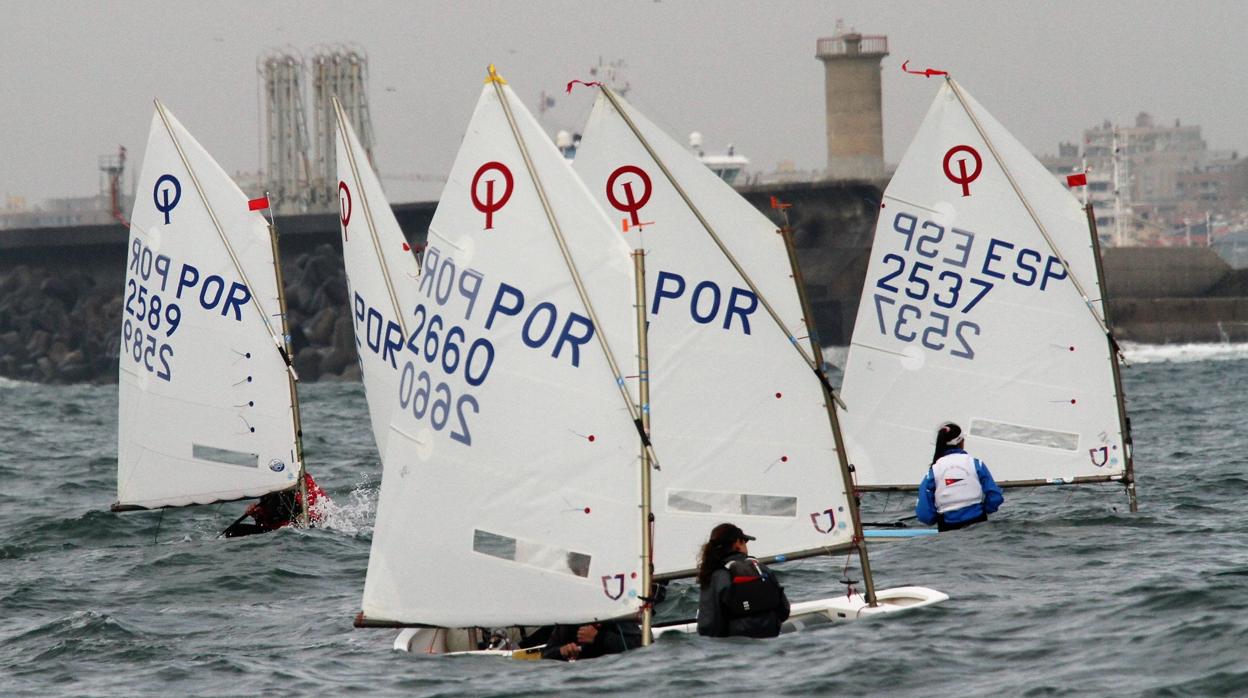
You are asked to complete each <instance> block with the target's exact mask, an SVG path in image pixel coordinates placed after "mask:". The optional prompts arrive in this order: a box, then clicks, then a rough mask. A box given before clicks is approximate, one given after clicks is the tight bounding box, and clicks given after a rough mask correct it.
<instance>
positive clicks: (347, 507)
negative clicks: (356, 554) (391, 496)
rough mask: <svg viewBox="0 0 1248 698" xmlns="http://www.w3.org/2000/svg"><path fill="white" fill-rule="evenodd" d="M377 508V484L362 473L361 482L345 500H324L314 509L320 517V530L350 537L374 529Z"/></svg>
mask: <svg viewBox="0 0 1248 698" xmlns="http://www.w3.org/2000/svg"><path fill="white" fill-rule="evenodd" d="M376 508H377V483H376V482H374V481H373V479H372V478H370V477H369V476H368V475H367V474H364V473H361V475H360V480H359V482H357V483H355V485H354V486H352V488H351V491H350V492H349V493H347V496H346V499H345V500H342V501H336V500H332V499H322V500H319V501H318V502H317V503H316V506H315V507H313V509H314V510H315V511H316V513H317V514H319V515H320V523H319V524H317V526H318V527H319V528H326V529H329V530H332V531H338V532H340V533H346V534H350V535H355V534H358V533H364V532H367V531H368V530H369V529H371V528H372V526H373V519H374V518H375V517H376V514H377V512H376Z"/></svg>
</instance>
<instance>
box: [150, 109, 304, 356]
mask: <svg viewBox="0 0 1248 698" xmlns="http://www.w3.org/2000/svg"><path fill="white" fill-rule="evenodd" d="M156 113H157V114H160V120H161V122H162V123H163V124H164V125H165V130H166V131H168V132H169V139H170V140H172V141H173V147H174V148H176V149H177V151H178V157H179V158H180V159H181V160H182V166H183V167H185V168H186V171H187V174H189V175H190V176H191V182H192V183H193V184H194V185H195V192H196V193H197V194H199V199H200V201H201V202H203V204H204V210H206V211H207V212H208V217H209V218H210V219H211V220H212V226H213V228H215V229H216V231H217V235H218V236H220V238H221V244H222V245H225V251H226V252H227V253H228V254H229V255H230V262H231V263H232V264H233V265H234V271H236V272H238V276H239V278H240V279H242V280H243V284H245V285H246V286H247V288H255V286H253V285H252V284H251V280H250V279H248V278H247V272H245V271H243V265H242V263H241V262H239V261H238V255H237V254H235V253H234V246H233V245H231V244H230V239H229V238H228V237H226V235H225V230H224V229H223V228H222V227H221V221H220V220H218V219H217V213H216V211H214V210H213V209H212V204H211V203H209V201H208V195H207V194H205V193H204V188H203V186H201V185H200V183H199V177H197V176H196V175H195V169H194V168H193V167H191V161H190V160H189V159H187V157H186V152H185V151H184V150H182V143H181V141H179V140H178V134H177V133H175V132H174V130H173V125H172V124H170V123H169V116H168V115H167V114H166V113H165V105H163V104H161V103H160V100H156ZM251 305H252V307H254V308H255V309H256V313H257V314H259V315H260V321H261V322H263V323H264V328H265V329H266V330H268V331H269V335H270V336H271V337H272V338H273V346H274V347H275V348H276V349H277V350H278V352H282V347H283V346H285V345H284V343H283V342H282V340H281V339H280V338H279V337H278V336H277V333H276V332H274V330H273V325H272V324H271V323H270V322H269V318H268V316H266V315H265V314H264V309H263V308H261V307H260V304H259V303H252V304H251ZM282 360H283V361H285V362H286V367H287V368H288V369H289V368H291V365H290V357H289V356H286V355H283V356H282Z"/></svg>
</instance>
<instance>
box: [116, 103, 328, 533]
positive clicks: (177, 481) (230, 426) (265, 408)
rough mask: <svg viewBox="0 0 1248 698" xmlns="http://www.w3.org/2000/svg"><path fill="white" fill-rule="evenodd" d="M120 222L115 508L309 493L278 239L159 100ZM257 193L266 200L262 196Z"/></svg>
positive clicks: (256, 203)
mask: <svg viewBox="0 0 1248 698" xmlns="http://www.w3.org/2000/svg"><path fill="white" fill-rule="evenodd" d="M137 191H138V196H136V197H135V205H134V211H133V214H132V216H131V219H130V239H129V244H128V246H127V248H126V249H127V253H126V282H125V283H126V286H125V293H124V304H123V308H122V328H121V347H120V366H119V369H118V383H119V385H118V399H119V402H120V405H119V410H118V428H117V441H118V453H117V501H116V503H115V504H113V506H112V509H113V510H114V511H129V510H136V509H156V508H163V507H180V506H189V505H194V504H211V503H214V502H224V501H230V500H236V499H243V498H248V497H260V496H262V495H265V494H268V493H271V492H279V491H283V490H290V489H293V488H299V489H300V491H301V494H302V495H303V496H302V497H301V500H302V502H304V504H303V511H302V512H301V514H300V518H301V519H302V521H303V522H304V523H305V524H306V522H307V517H308V513H307V506H306V502H307V501H308V497H307V492H306V491H304V490H305V487H306V484H305V479H304V477H303V475H304V464H303V449H302V441H301V434H300V421H299V397H298V393H297V391H296V386H295V384H296V381H297V379H298V377H297V375H296V373H295V371H294V369H293V367H292V366H291V347H290V339H289V337H290V333H289V331H288V329H287V326H286V313H285V301H284V297H283V289H282V281H281V270H280V268H279V266H278V264H277V261H276V260H277V238H276V233H275V231H274V230H273V227H272V226H271V225H270V223H269V221H266V220H265V218H264V217H263V216H262V215H261V213H260V212H259V210H261V209H263V208H264V207H266V206H267V201H266V200H265V199H258V200H249V199H248V198H247V197H246V196H245V195H244V194H243V192H242V191H241V190H240V189H239V188H238V186H237V185H235V183H234V182H233V181H232V180H231V179H230V177H229V176H228V175H227V174H226V173H225V171H224V170H222V169H221V167H220V165H218V164H217V163H216V161H215V160H213V159H212V157H211V156H210V155H209V154H208V153H207V151H205V150H204V148H203V147H202V146H201V145H200V144H199V143H198V142H197V141H196V140H195V139H194V138H193V137H192V136H191V134H190V133H188V132H187V130H186V129H185V128H184V127H183V126H182V124H181V123H179V122H178V120H177V119H176V118H174V116H173V114H172V113H170V112H169V110H168V109H166V108H165V106H164V105H163V104H161V103H160V102H159V101H157V102H156V113H155V115H154V116H153V117H152V123H151V128H150V129H149V132H148V140H147V150H146V152H145V154H144V158H143V169H142V173H141V174H140V177H139V181H138V185H137ZM266 199H267V197H266Z"/></svg>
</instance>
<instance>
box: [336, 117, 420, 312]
mask: <svg viewBox="0 0 1248 698" xmlns="http://www.w3.org/2000/svg"><path fill="white" fill-rule="evenodd" d="M333 99H334V113H335V114H336V115H337V117H338V135H339V136H341V137H342V140H343V142H344V144H345V145H346V146H347V147H346V148H343V150H345V151H347V162H348V163H349V164H350V165H351V176H352V177H354V178H355V189H356V192H355V193H356V194H357V195H358V196H359V197H360V206H361V207H362V208H363V209H364V220H365V221H366V222H367V223H368V232H369V236H370V237H371V238H372V240H373V253H374V254H375V255H376V256H377V262H378V263H379V264H380V265H381V278H382V279H383V280H385V282H386V292H387V293H389V294H390V302H391V303H392V304H393V305H394V316H395V318H397V319H398V322H399V329H400V330H402V332H403V336H404V337H407V336H408V335H407V324H406V323H404V321H403V311H402V309H400V308H399V296H398V294H397V293H395V291H394V283H393V282H392V281H391V280H390V267H389V265H388V264H386V256H385V255H384V254H382V251H381V239H380V238H378V237H377V226H376V225H374V223H373V208H372V206H370V205H369V203H368V193H367V192H365V191H364V187H363V186H361V185H360V168H359V165H358V164H357V163H356V161H355V148H352V147H351V139H349V138H347V121H346V119H347V116H346V114H344V113H343V111H342V104H341V103H339V102H338V98H337V97H334V98H333Z"/></svg>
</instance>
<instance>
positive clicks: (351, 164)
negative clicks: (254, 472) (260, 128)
mask: <svg viewBox="0 0 1248 698" xmlns="http://www.w3.org/2000/svg"><path fill="white" fill-rule="evenodd" d="M334 110H335V114H336V115H337V119H338V138H337V149H338V150H337V155H338V157H337V162H338V204H339V210H338V216H339V218H338V220H339V222H340V223H341V225H342V259H343V263H344V265H345V267H346V275H347V302H348V304H349V305H350V311H351V320H352V327H353V328H354V330H355V346H356V353H357V355H358V356H359V360H360V373H361V375H362V377H363V382H364V394H365V397H366V399H367V401H368V413H369V417H370V420H371V422H372V426H373V436H374V438H375V439H376V440H377V449H378V452H379V453H385V451H386V443H385V439H386V436H387V434H389V433H390V419H391V417H392V416H393V412H394V406H395V405H396V404H397V403H396V402H395V399H394V396H395V394H396V392H397V389H398V383H399V377H400V374H399V369H400V368H401V367H402V359H403V356H402V354H403V348H404V344H405V342H406V338H407V337H408V325H409V324H410V323H411V319H412V318H411V309H412V299H413V298H414V297H415V294H416V291H417V285H418V284H419V281H420V279H419V274H420V269H419V268H418V267H417V264H416V257H415V256H414V255H413V254H412V252H411V248H410V246H409V245H408V243H407V239H406V238H405V237H404V236H403V231H402V230H401V229H400V228H399V223H398V221H397V220H395V218H394V211H393V210H392V209H391V208H390V204H389V202H388V201H387V200H386V196H385V193H384V192H383V191H382V188H381V181H380V180H379V179H378V178H377V174H376V173H375V172H373V167H372V163H371V162H370V161H369V157H368V154H367V153H366V151H365V150H364V148H363V147H362V146H361V145H360V142H359V139H358V138H357V137H356V135H355V131H354V129H352V128H351V123H350V122H349V121H348V120H347V118H346V115H345V114H344V113H343V110H342V106H341V105H340V104H339V103H338V101H337V99H335V100H334Z"/></svg>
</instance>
